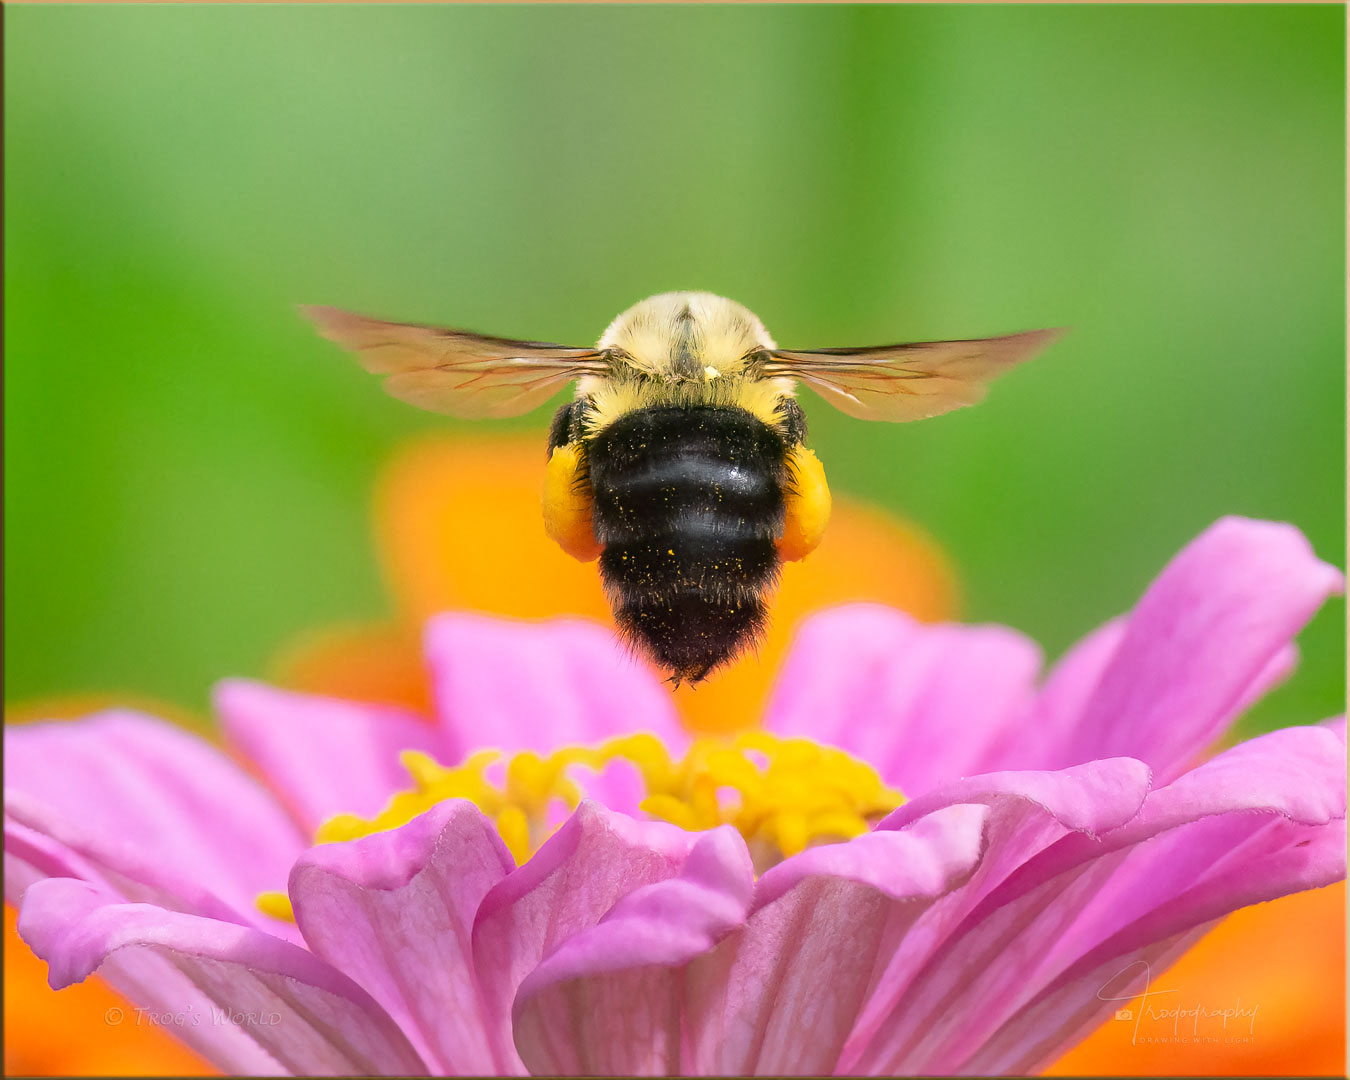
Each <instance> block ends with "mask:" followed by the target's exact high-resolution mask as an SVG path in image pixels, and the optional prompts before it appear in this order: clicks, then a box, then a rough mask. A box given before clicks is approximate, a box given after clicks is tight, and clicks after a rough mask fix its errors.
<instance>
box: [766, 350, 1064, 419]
mask: <svg viewBox="0 0 1350 1080" xmlns="http://www.w3.org/2000/svg"><path fill="white" fill-rule="evenodd" d="M1060 333H1061V331H1059V330H1028V331H1026V332H1025V333H1021V334H1009V335H1007V336H1006V337H995V338H981V339H979V340H973V341H923V342H916V343H914V344H911V345H880V346H876V347H873V348H862V349H819V350H815V351H811V352H793V351H791V350H784V349H778V350H775V351H774V352H772V353H771V354H770V355H771V357H772V358H771V359H770V360H768V361H767V362H765V363H764V365H763V367H762V368H761V370H762V371H763V373H764V374H765V375H771V376H774V375H786V376H789V377H791V378H795V379H801V380H802V382H804V383H806V384H807V385H808V386H810V387H811V389H812V390H814V391H816V393H818V394H820V396H821V397H823V398H824V399H825V400H826V401H828V402H829V403H830V404H831V405H833V406H835V408H837V409H839V410H841V411H842V412H846V413H848V415H849V416H856V417H858V418H859V419H860V420H922V419H924V418H925V417H929V416H938V415H940V414H942V413H945V412H950V411H951V410H952V409H959V408H960V407H961V406H963V405H974V404H975V403H976V402H977V401H979V400H980V399H982V398H983V397H984V394H985V389H986V384H987V383H988V382H989V380H991V379H993V378H994V377H995V376H997V375H1001V374H1002V373H1003V372H1004V371H1006V370H1007V369H1008V368H1010V367H1012V366H1013V365H1014V364H1018V363H1021V362H1022V361H1023V360H1028V359H1030V358H1031V357H1032V356H1034V355H1035V354H1036V353H1038V352H1040V351H1041V350H1042V349H1044V348H1046V347H1047V346H1048V345H1049V344H1050V343H1051V342H1052V341H1054V340H1055V338H1057V337H1058V336H1059V335H1060Z"/></svg>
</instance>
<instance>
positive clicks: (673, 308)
mask: <svg viewBox="0 0 1350 1080" xmlns="http://www.w3.org/2000/svg"><path fill="white" fill-rule="evenodd" d="M598 348H600V349H601V350H613V351H615V352H617V353H618V354H619V355H621V356H623V357H624V358H625V362H626V363H628V364H630V365H631V366H632V367H633V368H634V369H635V370H636V372H637V373H638V374H640V375H644V376H646V377H647V378H655V379H678V380H682V381H684V380H688V381H694V382H712V381H715V380H716V379H718V378H723V377H727V376H731V375H739V374H741V373H742V372H744V371H745V365H746V357H747V355H749V354H752V353H754V352H756V351H758V350H760V349H773V348H775V345H774V341H773V338H771V337H769V332H768V331H767V330H765V329H764V324H763V323H762V322H760V321H759V317H758V316H757V315H756V314H755V313H754V312H753V311H750V310H749V309H748V308H745V307H742V306H741V305H740V304H738V303H736V302H735V301H734V300H727V299H725V298H723V297H721V296H714V295H713V294H712V293H706V292H671V293H661V294H660V295H659V296H652V297H648V298H647V299H646V300H643V301H642V302H641V303H638V304H634V305H633V306H632V307H631V308H629V309H628V310H627V311H625V312H624V313H623V314H622V315H620V316H619V317H618V318H617V319H615V320H614V321H613V322H612V323H610V324H609V327H608V328H607V329H606V330H605V332H604V334H603V335H601V337H600V342H599V345H598Z"/></svg>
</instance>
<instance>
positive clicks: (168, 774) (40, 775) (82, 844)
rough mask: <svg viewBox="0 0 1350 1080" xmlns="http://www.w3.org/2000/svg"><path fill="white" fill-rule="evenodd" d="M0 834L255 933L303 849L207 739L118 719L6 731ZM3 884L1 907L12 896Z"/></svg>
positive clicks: (134, 891)
mask: <svg viewBox="0 0 1350 1080" xmlns="http://www.w3.org/2000/svg"><path fill="white" fill-rule="evenodd" d="M5 814H6V830H7V833H10V834H12V833H13V828H12V826H15V825H22V826H24V827H26V828H28V829H31V830H33V831H34V832H37V833H41V834H43V835H44V836H46V837H48V839H49V840H50V841H51V842H52V843H53V844H56V845H58V846H60V847H62V848H64V849H65V850H67V851H68V852H69V853H70V856H71V858H74V859H75V860H76V861H78V862H79V863H80V864H81V865H82V866H83V867H84V868H85V869H86V871H88V872H90V873H97V875H98V878H99V880H104V881H107V882H109V883H113V884H115V885H116V886H117V887H118V888H119V890H120V891H122V892H123V893H124V894H126V895H127V897H128V898H135V899H146V900H153V901H154V902H156V903H163V904H164V905H165V906H167V907H171V908H176V909H179V910H183V911H189V912H196V913H199V914H205V915H210V916H212V917H218V918H226V919H233V920H235V921H241V922H249V923H258V922H259V921H260V920H261V918H262V917H261V916H260V915H259V914H258V912H257V910H256V908H255V907H254V906H253V900H254V897H255V896H256V895H257V894H258V893H259V892H261V891H263V890H266V889H273V888H277V887H278V884H279V883H281V882H283V881H284V880H285V876H286V874H287V873H288V872H289V870H290V867H291V863H293V862H294V860H295V858H296V856H297V855H298V854H299V853H300V852H301V851H302V850H303V849H304V839H303V837H302V835H301V833H300V832H299V830H298V829H297V828H296V826H295V824H294V823H293V822H292V821H291V819H290V818H289V817H288V816H287V815H286V814H285V813H284V812H283V811H282V810H281V808H280V807H279V806H278V805H277V804H276V802H275V801H274V800H273V799H272V798H271V797H270V796H269V795H268V793H267V792H266V791H265V790H264V789H263V788H262V786H261V785H259V784H258V783H257V781H255V780H254V779H253V778H252V777H250V776H248V775H246V774H245V773H244V771H243V770H242V769H241V768H239V766H238V765H236V764H235V763H234V762H232V761H231V760H230V759H229V758H228V757H226V756H225V755H224V754H223V753H221V752H220V751H219V750H218V749H216V748H215V747H214V746H212V745H211V744H210V743H208V742H207V741H206V740H205V739H202V738H201V737H199V736H197V735H193V734H191V733H189V732H186V731H183V730H182V729H180V728H178V727H176V726H175V725H173V724H170V723H167V722H165V721H162V720H156V719H154V718H152V717H148V716H142V715H139V714H137V713H131V712H125V711H112V712H106V713H100V714H97V715H95V716H92V717H90V718H89V719H87V720H81V721H55V722H50V723H36V724H24V725H16V726H13V727H7V728H6V729H5ZM11 884H12V883H11V882H9V881H8V880H7V882H6V898H7V899H9V900H10V901H11V902H13V901H15V900H17V899H18V897H17V896H16V895H13V889H12V888H11Z"/></svg>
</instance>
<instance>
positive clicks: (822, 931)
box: [669, 806, 987, 1076]
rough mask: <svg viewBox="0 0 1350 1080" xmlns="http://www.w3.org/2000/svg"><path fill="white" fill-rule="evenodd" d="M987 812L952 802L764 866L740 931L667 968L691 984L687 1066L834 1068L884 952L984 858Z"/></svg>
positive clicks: (708, 1069)
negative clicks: (919, 818)
mask: <svg viewBox="0 0 1350 1080" xmlns="http://www.w3.org/2000/svg"><path fill="white" fill-rule="evenodd" d="M986 816H987V811H986V809H985V808H984V807H977V806H954V807H949V808H948V809H946V810H942V811H939V812H937V813H934V814H932V815H930V816H929V817H928V818H926V819H925V820H924V821H923V822H921V823H919V824H918V825H916V826H915V827H914V828H913V829H911V830H909V831H907V832H874V833H871V834H868V835H865V836H860V837H857V838H856V839H854V840H851V841H849V842H847V843H843V844H830V845H825V846H822V847H817V848H811V849H808V850H807V851H805V852H803V853H802V854H801V855H798V856H796V857H794V858H792V859H789V860H787V861H786V862H784V863H782V864H780V865H779V866H777V867H774V868H773V869H772V870H770V871H768V872H767V873H766V874H765V875H764V876H763V877H762V878H761V879H760V881H759V883H758V885H757V887H756V890H755V904H754V908H753V909H752V914H751V916H750V918H749V920H748V922H747V924H746V926H745V929H744V930H742V931H738V932H736V933H734V934H732V935H731V936H730V937H729V938H727V939H726V940H725V941H723V942H722V943H721V944H720V945H718V946H717V948H716V949H714V950H713V951H712V952H711V953H709V954H706V955H703V956H701V957H699V958H698V959H696V960H695V961H694V962H693V963H692V964H691V965H690V967H689V970H688V972H687V974H685V975H684V976H683V977H682V978H681V977H678V976H677V975H674V974H672V975H671V976H669V977H670V978H672V979H677V981H676V985H678V986H682V987H684V988H685V992H686V997H685V1002H686V1005H685V1007H686V1009H687V1010H688V1018H687V1027H688V1030H689V1045H690V1049H689V1054H690V1057H689V1060H688V1063H687V1065H686V1067H685V1069H684V1071H686V1072H698V1073H713V1074H721V1075H738V1074H748V1073H754V1074H767V1075H771V1076H772V1075H787V1074H792V1075H813V1074H814V1075H820V1074H826V1073H831V1072H833V1071H834V1070H835V1067H836V1065H837V1064H838V1060H839V1054H840V1051H841V1049H842V1048H843V1046H844V1043H845V1040H846V1039H847V1038H848V1035H849V1033H850V1031H852V1029H853V1025H854V1023H855V1021H856V1020H857V1017H858V1013H859V1011H860V1009H861V1008H862V1006H863V1003H864V1002H865V1001H866V999H867V995H868V993H869V991H870V989H871V987H872V985H873V983H874V982H875V980H876V978H877V976H878V974H879V973H880V971H881V969H882V968H883V967H884V965H885V961H886V958H887V956H889V954H890V953H891V952H892V951H893V950H894V948H895V947H896V944H897V943H898V942H899V941H900V940H902V939H903V938H904V937H905V935H906V934H907V933H908V932H909V931H910V929H911V928H912V927H913V926H914V925H915V923H916V921H917V920H918V919H919V918H920V917H921V915H922V914H923V913H924V912H925V911H927V910H928V909H929V907H930V905H931V904H932V903H933V902H934V901H935V900H936V899H937V898H939V897H941V896H942V895H944V894H945V893H947V892H948V891H950V890H951V889H952V888H954V887H956V885H957V884H959V883H960V882H961V881H962V880H964V879H965V878H967V877H969V876H970V874H971V873H972V871H973V870H974V868H975V866H976V865H977V863H978V862H979V859H980V856H981V853H982V851H983V847H984V836H985V822H986Z"/></svg>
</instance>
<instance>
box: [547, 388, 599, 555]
mask: <svg viewBox="0 0 1350 1080" xmlns="http://www.w3.org/2000/svg"><path fill="white" fill-rule="evenodd" d="M571 408H572V406H570V405H569V406H564V408H563V410H562V411H560V412H559V413H558V417H557V418H556V419H555V420H554V422H553V427H554V430H555V431H556V430H557V428H558V427H559V421H560V420H562V419H563V412H566V411H567V410H569V409H571ZM567 422H568V423H569V424H570V422H571V417H570V415H569V417H568V420H567ZM544 531H545V532H546V533H548V535H549V538H550V539H552V540H553V541H554V542H555V543H557V545H558V546H559V547H560V548H562V549H563V551H565V552H567V554H569V555H571V556H572V558H574V559H579V560H580V561H581V562H594V561H595V560H596V559H598V558H600V552H601V551H603V550H604V548H603V547H602V546H601V544H600V542H599V541H598V540H596V538H595V526H594V523H593V521H592V517H591V480H590V477H589V476H588V475H587V470H586V448H585V444H584V443H583V442H582V441H581V440H580V439H578V440H577V441H575V442H565V443H561V444H555V443H554V442H553V432H550V434H549V459H548V467H547V469H545V471H544Z"/></svg>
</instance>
